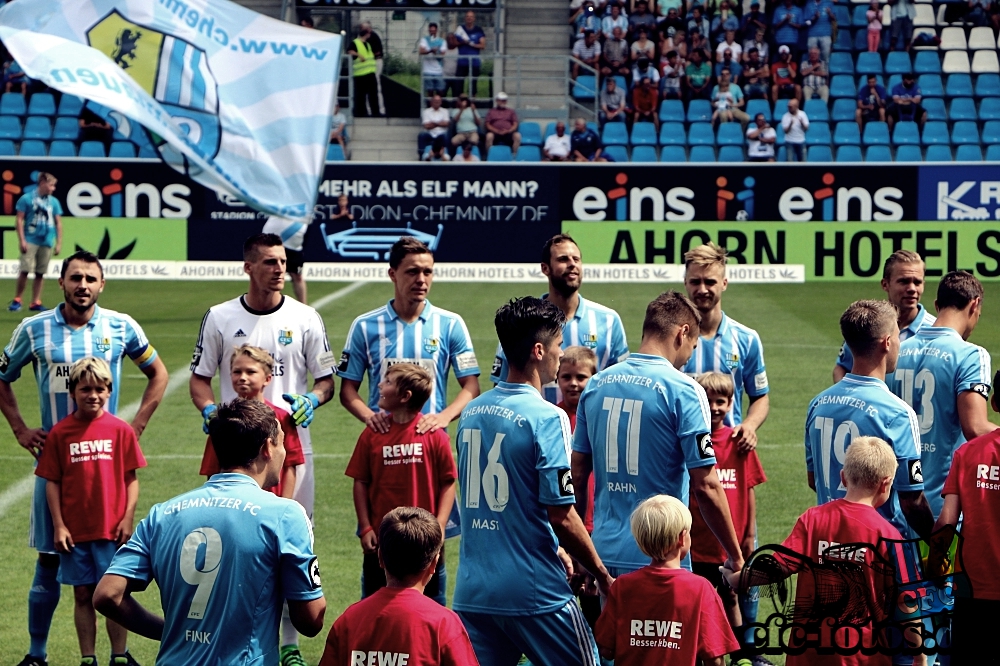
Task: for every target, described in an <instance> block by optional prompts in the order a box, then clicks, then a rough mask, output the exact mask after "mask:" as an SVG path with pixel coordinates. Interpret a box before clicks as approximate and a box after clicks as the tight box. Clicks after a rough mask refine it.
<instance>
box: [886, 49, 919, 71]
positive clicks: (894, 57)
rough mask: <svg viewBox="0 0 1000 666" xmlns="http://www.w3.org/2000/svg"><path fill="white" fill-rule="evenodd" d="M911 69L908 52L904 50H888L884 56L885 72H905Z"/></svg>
mask: <svg viewBox="0 0 1000 666" xmlns="http://www.w3.org/2000/svg"><path fill="white" fill-rule="evenodd" d="M911 71H913V66H912V65H911V64H910V54H909V53H907V52H906V51H890V52H889V55H887V56H886V58H885V73H886V74H906V73H907V72H911Z"/></svg>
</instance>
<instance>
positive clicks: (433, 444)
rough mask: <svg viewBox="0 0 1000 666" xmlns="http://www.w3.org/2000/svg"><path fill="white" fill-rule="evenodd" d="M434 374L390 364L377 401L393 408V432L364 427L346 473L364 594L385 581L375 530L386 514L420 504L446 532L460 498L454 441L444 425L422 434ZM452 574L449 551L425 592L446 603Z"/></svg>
mask: <svg viewBox="0 0 1000 666" xmlns="http://www.w3.org/2000/svg"><path fill="white" fill-rule="evenodd" d="M433 385H434V384H433V380H432V378H431V375H430V373H428V372H427V370H425V369H424V368H422V367H420V366H419V365H415V364H413V363H396V364H394V365H392V366H390V367H389V368H388V369H387V370H386V371H385V374H384V375H383V378H382V381H381V382H379V385H378V389H379V399H378V406H379V408H380V409H382V410H383V411H386V412H389V414H390V415H391V417H392V424H391V425H390V427H389V430H388V432H385V433H378V432H375V431H374V430H372V429H371V428H365V429H364V430H363V431H362V433H361V436H360V437H359V438H358V443H357V445H356V446H355V448H354V455H352V456H351V461H350V462H349V463H348V464H347V470H346V471H345V472H344V473H345V474H346V475H347V476H349V477H351V478H353V479H354V509H355V512H356V513H357V517H358V538H360V539H361V550H362V551H363V552H364V562H363V565H362V574H361V587H362V594H361V597H362V598H366V597H369V596H371V595H373V594H375V593H376V592H377V591H379V590H380V589H382V588H383V587H385V586H386V582H387V581H386V577H385V572H384V571H383V570H382V567H381V566H380V565H379V560H378V546H379V538H378V534H376V532H375V530H376V528H377V527H378V525H380V524H381V523H382V517H383V516H385V515H387V514H388V513H389V512H390V511H392V510H393V509H394V508H396V507H398V506H417V507H420V508H421V509H426V510H427V511H430V512H431V513H432V514H434V515H435V516H436V517H437V520H438V522H439V523H440V525H441V530H442V534H443V533H444V529H445V526H446V525H447V523H448V516H449V515H450V514H451V507H452V505H453V504H454V503H455V480H456V479H457V478H458V470H457V469H456V467H455V458H454V456H453V455H452V453H451V442H450V440H449V439H448V433H447V432H446V431H445V429H444V428H441V429H438V430H435V431H433V432H425V433H420V432H418V431H417V422H418V421H419V419H418V418H417V417H419V416H420V410H421V409H422V408H423V406H424V403H426V402H427V399H428V398H429V397H430V395H431V390H432V388H433ZM446 577H447V574H446V572H445V566H444V550H443V549H442V550H441V556H440V558H439V561H438V564H437V569H436V571H435V572H434V576H433V577H432V578H430V580H429V582H428V583H427V585H426V587H424V588H423V590H424V594H425V595H427V596H428V597H431V598H432V599H434V600H435V601H437V602H438V603H439V604H441V605H442V606H443V605H444V604H445V589H446V587H447V586H446V580H447V578H446Z"/></svg>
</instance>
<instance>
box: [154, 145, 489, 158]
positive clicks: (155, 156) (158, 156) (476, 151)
mask: <svg viewBox="0 0 1000 666" xmlns="http://www.w3.org/2000/svg"><path fill="white" fill-rule="evenodd" d="M472 152H474V153H475V154H476V155H477V156H478V155H479V148H477V147H476V146H473V147H472ZM139 157H141V158H143V159H147V160H149V159H152V160H158V159H160V153H158V152H157V151H156V148H154V147H153V146H151V145H149V144H143V145H141V146H139Z"/></svg>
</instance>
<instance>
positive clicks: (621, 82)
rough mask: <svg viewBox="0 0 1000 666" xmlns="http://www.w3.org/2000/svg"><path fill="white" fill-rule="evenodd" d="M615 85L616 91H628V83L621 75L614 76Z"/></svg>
mask: <svg viewBox="0 0 1000 666" xmlns="http://www.w3.org/2000/svg"><path fill="white" fill-rule="evenodd" d="M615 85H616V86H618V90H624V91H626V92H627V91H628V81H626V80H625V77H624V76H622V75H621V74H615Z"/></svg>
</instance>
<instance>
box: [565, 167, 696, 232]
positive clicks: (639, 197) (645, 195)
mask: <svg viewBox="0 0 1000 666" xmlns="http://www.w3.org/2000/svg"><path fill="white" fill-rule="evenodd" d="M627 184H628V174H625V173H618V174H617V175H616V176H615V185H616V187H613V188H611V189H610V190H608V191H607V192H605V191H604V190H602V189H601V188H599V187H583V188H580V189H579V190H578V191H577V193H576V194H575V195H574V196H573V215H574V216H575V217H576V219H578V220H584V221H591V220H593V221H600V220H607V219H614V220H617V221H620V222H624V221H632V222H638V221H640V220H641V221H648V222H663V221H664V220H670V221H678V222H684V221H690V220H693V219H694V205H692V203H691V200H692V199H694V190H692V189H691V188H688V187H672V188H670V189H668V190H666V191H665V192H664V191H661V190H660V189H658V188H655V187H633V188H631V189H629V188H627V187H626V185H627ZM647 201H648V202H649V203H650V204H651V211H650V212H651V215H643V204H644V203H645V202H647ZM612 203H613V205H611V204H612ZM649 209H650V208H649V207H647V210H649ZM609 212H611V216H609V215H608V213H609Z"/></svg>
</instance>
